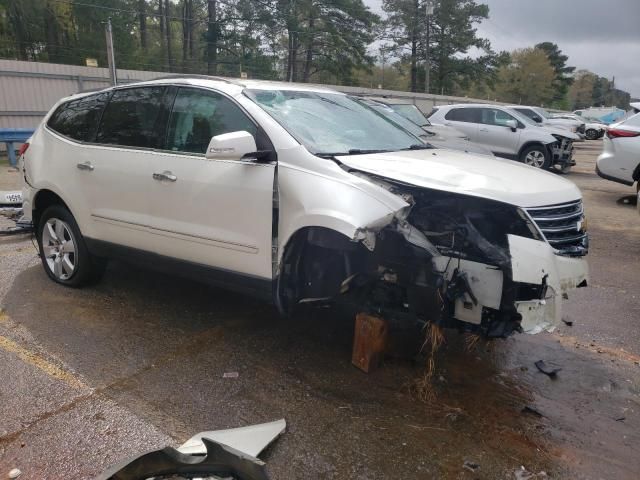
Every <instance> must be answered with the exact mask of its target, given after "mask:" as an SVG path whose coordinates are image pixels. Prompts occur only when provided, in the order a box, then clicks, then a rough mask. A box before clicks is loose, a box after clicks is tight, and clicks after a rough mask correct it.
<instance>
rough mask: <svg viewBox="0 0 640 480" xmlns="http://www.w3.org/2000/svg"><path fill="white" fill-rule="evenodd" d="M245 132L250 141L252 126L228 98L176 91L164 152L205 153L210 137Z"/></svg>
mask: <svg viewBox="0 0 640 480" xmlns="http://www.w3.org/2000/svg"><path fill="white" fill-rule="evenodd" d="M239 130H245V131H247V132H249V133H251V134H252V135H253V136H254V138H255V137H256V135H257V133H258V132H257V128H256V126H255V124H254V123H253V122H252V121H251V120H250V119H249V117H247V115H246V114H245V113H244V112H243V111H242V110H241V109H240V107H238V106H237V105H236V104H235V103H233V102H232V101H231V100H229V99H228V98H226V97H224V96H223V95H220V94H218V93H215V92H207V91H204V90H199V89H195V88H180V89H179V90H178V94H177V95H176V99H175V101H174V103H173V109H172V111H171V116H170V118H169V133H168V136H167V149H169V150H173V151H179V152H189V153H202V154H204V153H206V151H207V147H208V146H209V141H210V140H211V137H215V136H216V135H221V134H223V133H230V132H237V131H239Z"/></svg>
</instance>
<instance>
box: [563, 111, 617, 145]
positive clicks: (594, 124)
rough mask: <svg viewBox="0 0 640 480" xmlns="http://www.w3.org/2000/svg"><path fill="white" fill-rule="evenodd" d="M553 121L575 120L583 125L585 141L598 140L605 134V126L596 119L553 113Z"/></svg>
mask: <svg viewBox="0 0 640 480" xmlns="http://www.w3.org/2000/svg"><path fill="white" fill-rule="evenodd" d="M553 118H554V119H563V120H575V121H579V122H581V123H582V122H584V123H585V131H584V136H585V138H586V139H587V140H598V139H600V138H602V137H603V136H604V134H605V133H607V124H606V123H604V122H603V121H601V120H598V119H597V118H588V117H583V118H580V117H579V116H578V115H575V114H573V113H554V114H553Z"/></svg>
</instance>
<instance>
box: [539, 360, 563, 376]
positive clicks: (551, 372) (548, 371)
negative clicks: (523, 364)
mask: <svg viewBox="0 0 640 480" xmlns="http://www.w3.org/2000/svg"><path fill="white" fill-rule="evenodd" d="M535 366H536V368H537V369H538V370H540V371H541V372H542V373H544V374H545V375H548V376H549V377H550V378H556V377H557V375H558V372H559V371H561V370H562V368H560V367H555V368H554V367H550V366H548V365H547V364H546V363H544V360H538V361H537V362H536V363H535Z"/></svg>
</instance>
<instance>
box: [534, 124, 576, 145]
mask: <svg viewBox="0 0 640 480" xmlns="http://www.w3.org/2000/svg"><path fill="white" fill-rule="evenodd" d="M575 126H576V125H571V124H551V123H545V124H543V125H537V127H538V128H543V129H544V130H546V131H547V132H548V133H549V134H551V135H562V136H563V137H567V138H569V139H571V140H574V141H578V140H582V139H581V138H580V135H578V134H576V133H573V132H572V131H571V127H575Z"/></svg>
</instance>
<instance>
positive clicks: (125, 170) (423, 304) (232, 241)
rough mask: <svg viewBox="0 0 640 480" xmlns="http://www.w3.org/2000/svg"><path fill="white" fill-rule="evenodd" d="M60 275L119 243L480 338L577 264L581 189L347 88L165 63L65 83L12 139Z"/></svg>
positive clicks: (203, 275)
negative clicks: (105, 79)
mask: <svg viewBox="0 0 640 480" xmlns="http://www.w3.org/2000/svg"><path fill="white" fill-rule="evenodd" d="M21 166H22V169H23V171H24V178H25V182H26V183H25V186H24V190H23V193H24V209H25V215H26V216H27V217H28V218H29V219H32V221H33V223H34V225H35V227H36V234H37V240H38V244H39V247H40V255H41V258H42V264H43V266H44V270H45V272H46V273H47V275H48V276H49V277H50V278H51V279H52V280H54V281H56V282H58V283H61V284H63V285H68V286H73V287H76V286H80V285H83V284H86V283H87V282H89V281H91V280H95V279H96V278H97V277H99V275H100V273H101V272H102V270H103V269H104V265H105V259H107V258H111V257H124V258H128V259H130V260H134V261H138V262H141V263H143V264H145V265H149V266H150V267H153V268H163V269H167V270H170V271H173V272H176V273H180V274H184V275H192V276H195V277H196V278H197V279H199V280H201V281H206V282H210V283H213V284H215V285H220V286H223V287H225V288H228V289H234V290H239V291H243V292H249V293H251V294H253V295H256V296H259V297H262V298H265V299H268V300H271V301H273V302H274V303H275V305H276V306H277V307H278V309H279V310H280V311H281V312H282V313H288V312H290V311H291V310H292V309H294V308H295V306H296V305H298V304H300V303H316V302H320V303H326V302H329V301H344V302H350V304H351V305H353V304H355V305H356V307H357V308H359V309H360V311H371V312H378V313H380V314H383V315H385V316H388V317H389V318H396V319H409V320H410V321H413V322H416V320H418V321H431V322H434V323H437V324H439V325H442V326H445V327H458V328H463V329H465V330H470V331H476V332H478V333H481V334H484V335H486V336H506V335H509V334H510V333H512V332H514V331H522V330H524V331H528V332H536V331H539V330H540V329H542V328H544V327H547V326H549V325H550V324H552V323H554V322H555V321H557V320H559V319H560V304H561V298H562V296H564V295H566V293H567V292H568V291H569V290H570V289H572V288H575V287H579V286H584V285H586V282H587V264H586V260H585V258H584V255H585V254H586V251H587V236H586V233H585V232H584V222H583V216H584V214H583V209H582V201H581V195H580V191H579V190H578V189H577V188H576V186H575V185H574V184H573V183H571V182H569V181H566V180H564V179H562V178H559V177H557V176H556V175H552V174H550V173H546V172H540V171H536V170H533V169H531V168H529V167H525V166H523V165H519V164H516V163H513V162H507V161H504V160H499V159H492V158H489V157H486V156H477V157H475V156H473V155H470V154H466V153H464V152H454V151H448V150H439V149H433V148H429V147H428V146H425V145H424V144H423V143H421V142H420V141H419V139H418V138H417V137H415V136H413V135H412V134H410V133H409V132H408V131H406V130H404V129H402V128H401V127H399V126H397V125H396V124H394V123H393V122H390V121H389V120H387V119H386V118H385V117H383V116H382V115H379V114H377V113H376V112H375V111H374V110H372V109H371V108H369V107H368V106H366V105H363V104H362V103H360V102H358V101H356V100H355V99H353V98H350V97H349V96H346V95H343V94H341V93H337V92H334V91H331V90H327V89H322V88H318V87H311V86H299V85H294V84H289V83H270V82H259V81H243V82H233V81H226V80H223V79H215V78H212V77H206V78H193V77H189V78H167V79H160V80H155V81H152V82H144V83H138V84H134V85H128V86H121V87H116V88H110V89H107V90H103V91H101V92H97V93H90V94H82V95H76V96H73V97H69V98H66V99H64V100H62V101H61V102H59V103H58V104H57V105H56V106H55V107H54V108H53V109H52V111H51V112H50V113H49V114H48V115H47V116H46V117H45V119H44V121H43V122H42V124H41V125H40V127H39V128H38V129H37V130H36V132H35V134H34V135H33V137H32V138H31V139H30V145H29V147H28V148H27V150H26V152H25V153H24V155H22V157H21Z"/></svg>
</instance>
